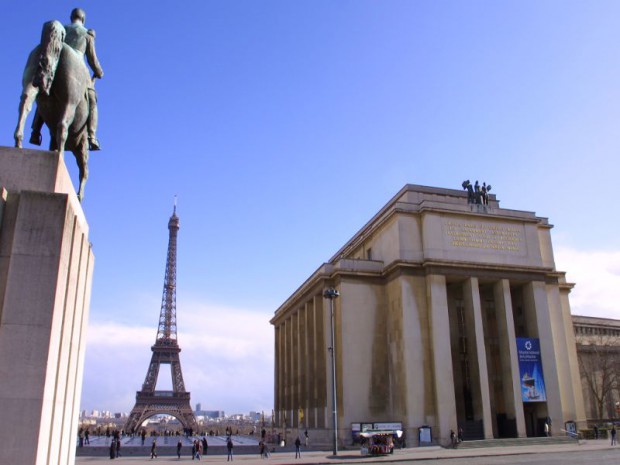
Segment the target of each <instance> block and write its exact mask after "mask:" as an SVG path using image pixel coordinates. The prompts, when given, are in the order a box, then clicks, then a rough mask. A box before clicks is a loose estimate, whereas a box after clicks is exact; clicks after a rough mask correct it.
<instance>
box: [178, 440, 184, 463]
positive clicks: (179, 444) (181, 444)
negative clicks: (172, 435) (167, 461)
mask: <svg viewBox="0 0 620 465" xmlns="http://www.w3.org/2000/svg"><path fill="white" fill-rule="evenodd" d="M182 447H183V443H182V442H181V440H180V439H179V442H177V457H179V459H180V458H181V448H182Z"/></svg>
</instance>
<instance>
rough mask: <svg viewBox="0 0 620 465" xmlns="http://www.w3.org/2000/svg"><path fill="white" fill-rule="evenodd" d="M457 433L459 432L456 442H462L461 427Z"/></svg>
mask: <svg viewBox="0 0 620 465" xmlns="http://www.w3.org/2000/svg"><path fill="white" fill-rule="evenodd" d="M458 431H459V432H458V435H457V440H458V442H459V443H460V442H463V428H461V427H460V426H459V429H458Z"/></svg>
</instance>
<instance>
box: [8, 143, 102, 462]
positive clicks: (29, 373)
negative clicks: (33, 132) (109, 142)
mask: <svg viewBox="0 0 620 465" xmlns="http://www.w3.org/2000/svg"><path fill="white" fill-rule="evenodd" d="M0 193H1V196H0V412H2V417H3V418H2V422H0V444H2V447H0V463H2V464H24V465H30V464H33V465H43V464H46V465H52V464H53V465H65V464H74V463H75V442H76V437H77V420H78V414H79V405H80V396H81V392H82V375H83V367H84V348H85V342H86V341H85V334H86V325H87V321H88V309H89V303H90V292H91V280H92V271H93V264H94V256H93V253H92V250H91V244H90V242H89V241H88V224H87V223H86V219H85V217H84V213H83V211H82V207H81V205H80V203H79V201H78V200H77V196H76V194H75V190H74V189H73V186H72V183H71V178H70V176H69V173H68V172H67V169H66V166H65V164H64V161H63V160H62V159H61V158H60V157H59V156H58V154H57V153H55V152H47V151H39V150H22V149H14V148H8V147H0Z"/></svg>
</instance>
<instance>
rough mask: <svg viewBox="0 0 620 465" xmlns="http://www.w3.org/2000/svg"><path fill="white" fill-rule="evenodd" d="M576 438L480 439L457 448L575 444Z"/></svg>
mask: <svg viewBox="0 0 620 465" xmlns="http://www.w3.org/2000/svg"><path fill="white" fill-rule="evenodd" d="M576 442H577V440H576V439H574V438H571V437H569V436H555V437H550V438H548V437H540V438H506V439H484V440H481V441H463V442H461V443H460V444H459V445H458V448H459V449H478V448H482V447H510V446H544V445H557V444H575V443H576Z"/></svg>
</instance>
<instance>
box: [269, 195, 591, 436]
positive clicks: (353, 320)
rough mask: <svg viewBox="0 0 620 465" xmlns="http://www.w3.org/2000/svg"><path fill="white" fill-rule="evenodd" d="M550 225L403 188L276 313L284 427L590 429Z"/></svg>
mask: <svg viewBox="0 0 620 465" xmlns="http://www.w3.org/2000/svg"><path fill="white" fill-rule="evenodd" d="M551 227H552V226H551V225H550V224H549V223H548V221H547V219H546V218H541V217H538V216H536V215H535V214H534V213H531V212H526V211H515V210H508V209H502V208H500V207H499V202H498V201H497V199H496V198H495V196H493V195H491V196H489V198H488V201H487V204H475V203H468V197H467V193H465V192H463V191H459V190H452V189H440V188H432V187H424V186H416V185H407V186H405V187H404V188H403V189H402V190H401V191H400V192H399V193H398V194H397V195H396V196H395V197H393V198H392V199H391V200H390V201H389V202H388V203H387V204H386V205H385V206H384V207H383V208H382V209H381V210H380V211H379V212H378V213H377V214H376V215H375V216H374V217H373V218H372V219H371V220H370V221H369V222H368V223H367V224H366V225H365V226H364V227H363V228H362V229H361V230H360V231H359V232H358V233H357V234H356V235H355V236H354V237H353V238H352V239H351V240H349V241H348V242H347V243H346V244H345V245H344V246H343V247H342V248H341V249H340V250H339V251H338V252H337V253H336V254H335V255H334V256H333V257H332V258H331V259H330V260H329V262H327V263H325V264H323V265H322V266H321V267H319V269H318V270H317V271H316V272H314V273H313V274H312V276H310V277H309V278H308V279H307V280H306V281H305V282H304V283H303V284H302V285H301V286H300V287H299V288H298V289H297V291H296V292H295V293H294V294H293V295H291V296H290V297H289V298H288V299H287V300H286V301H285V302H284V303H283V304H282V305H281V306H280V308H278V309H277V311H276V312H275V315H274V317H273V318H272V320H271V323H272V324H273V325H274V329H275V415H276V419H275V421H276V424H277V425H278V426H279V427H284V428H285V429H286V428H304V429H305V428H307V429H309V430H312V431H313V432H314V434H315V435H317V436H320V435H321V434H325V435H326V436H327V435H329V434H330V433H329V431H330V428H331V424H332V423H331V415H332V405H333V404H332V369H331V358H330V357H331V354H332V352H331V351H330V349H329V347H328V346H329V345H330V335H331V307H330V301H328V300H327V299H325V298H324V297H323V293H324V290H325V289H326V288H332V287H333V288H335V289H336V290H337V291H338V292H339V294H340V296H339V297H338V298H336V299H334V300H333V301H332V303H333V310H334V334H335V344H334V346H335V351H334V357H335V358H334V361H335V373H336V400H337V420H338V438H339V441H340V442H341V443H343V444H348V443H350V442H351V434H352V433H351V431H352V429H355V428H356V427H357V426H358V425H360V424H364V423H365V424H372V423H379V422H382V423H392V424H400V425H402V429H403V430H404V431H405V435H406V437H407V443H408V444H409V445H414V444H416V443H417V441H418V431H419V428H420V427H422V426H427V427H430V428H431V431H432V437H433V440H434V441H437V442H440V443H446V442H448V441H449V436H450V431H451V430H455V431H456V430H457V428H462V429H463V432H464V436H465V438H471V439H474V438H499V437H526V436H536V435H540V434H542V431H543V429H544V424H545V422H550V424H551V430H552V432H554V433H559V432H560V430H561V429H563V428H565V427H566V422H569V421H574V422H577V423H579V422H583V421H584V420H585V413H584V406H583V397H582V393H581V390H580V389H578V387H579V386H580V376H579V367H578V360H577V355H576V351H575V337H574V333H573V327H572V321H571V315H570V307H569V301H568V294H569V292H570V289H571V287H572V286H571V285H570V284H567V283H566V281H565V277H564V273H562V272H558V271H557V270H556V269H555V264H554V259H553V249H552V243H551V237H550V229H551Z"/></svg>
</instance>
